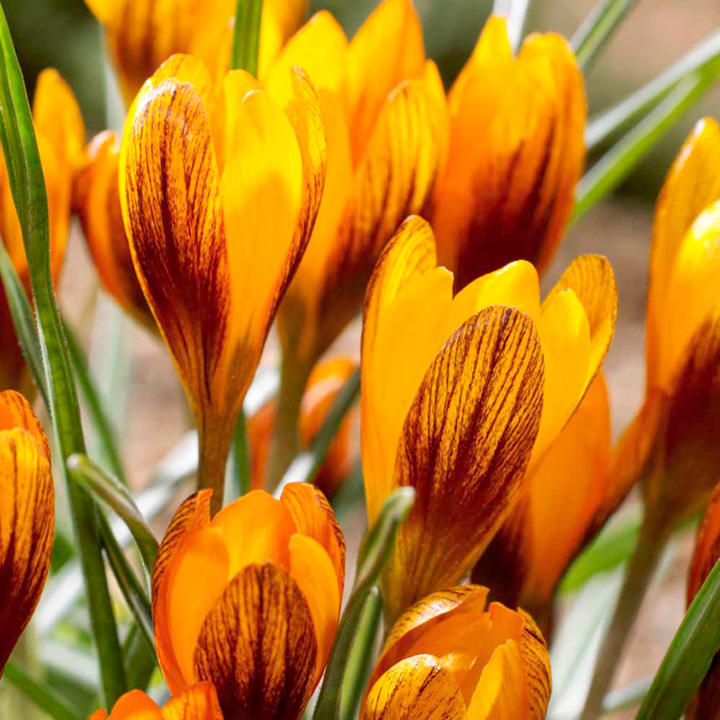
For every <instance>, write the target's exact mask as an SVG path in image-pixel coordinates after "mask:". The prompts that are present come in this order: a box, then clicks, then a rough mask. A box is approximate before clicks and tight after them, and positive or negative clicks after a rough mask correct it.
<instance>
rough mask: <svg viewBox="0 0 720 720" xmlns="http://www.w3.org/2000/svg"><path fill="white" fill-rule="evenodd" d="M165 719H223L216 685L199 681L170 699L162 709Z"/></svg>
mask: <svg viewBox="0 0 720 720" xmlns="http://www.w3.org/2000/svg"><path fill="white" fill-rule="evenodd" d="M161 713H162V717H163V720H223V714H222V711H221V710H220V704H219V702H218V698H217V692H216V691H215V686H214V685H213V684H212V683H208V682H204V683H197V684H196V685H193V686H192V687H191V688H189V689H188V690H186V691H185V692H184V693H183V694H182V695H179V696H178V697H176V698H173V699H172V700H170V701H169V702H168V703H167V704H166V705H165V706H164V707H163V708H162V710H161Z"/></svg>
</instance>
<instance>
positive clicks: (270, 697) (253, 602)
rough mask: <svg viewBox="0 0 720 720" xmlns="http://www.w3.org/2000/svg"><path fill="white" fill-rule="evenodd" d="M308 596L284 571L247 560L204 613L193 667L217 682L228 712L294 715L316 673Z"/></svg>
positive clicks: (288, 719)
mask: <svg viewBox="0 0 720 720" xmlns="http://www.w3.org/2000/svg"><path fill="white" fill-rule="evenodd" d="M316 656H317V643H316V640H315V631H314V628H313V621H312V617H311V615H310V610H309V608H308V604H307V601H306V600H305V598H304V596H303V594H302V592H301V591H300V589H299V588H298V586H297V585H296V583H295V582H294V581H293V580H292V579H291V578H290V576H289V575H288V573H287V572H286V571H284V570H282V569H281V568H279V567H277V566H276V565H273V564H271V563H266V564H264V565H249V566H247V567H246V568H244V569H243V570H242V572H240V573H239V574H238V575H236V576H235V578H234V579H233V580H232V581H231V582H230V583H229V585H228V586H227V589H226V590H225V592H224V593H223V595H222V598H221V599H220V600H219V601H218V603H217V604H216V606H215V607H214V609H213V610H212V611H211V612H210V613H209V615H208V616H207V618H206V620H205V623H204V625H203V628H202V631H201V633H200V638H199V640H198V646H197V648H196V651H195V672H196V674H197V676H198V677H199V678H200V679H204V680H210V681H212V682H213V683H214V684H215V687H216V689H217V691H218V697H219V698H220V706H221V707H222V709H223V713H224V715H225V717H227V718H237V717H257V718H263V719H264V720H296V719H297V718H299V716H300V714H301V713H302V711H303V709H304V707H305V705H306V703H307V701H308V699H309V698H310V695H311V693H312V691H313V689H314V687H315V684H316V682H317V680H318V679H319V678H317V677H316V674H315V663H316Z"/></svg>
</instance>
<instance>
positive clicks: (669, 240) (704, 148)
mask: <svg viewBox="0 0 720 720" xmlns="http://www.w3.org/2000/svg"><path fill="white" fill-rule="evenodd" d="M718 199H720V127H718V124H717V122H716V121H715V120H714V119H713V118H703V119H702V120H700V121H699V122H698V123H697V124H696V125H695V128H694V129H693V131H692V132H691V133H690V135H689V137H688V138H687V140H686V141H685V143H684V145H683V147H682V149H681V150H680V152H679V153H678V156H677V158H676V159H675V162H674V163H673V165H672V167H671V168H670V170H669V171H668V174H667V176H666V178H665V183H664V185H663V188H662V191H661V193H660V196H659V198H658V202H657V208H656V210H655V222H654V224H653V242H652V252H651V255H650V286H649V288H648V303H647V375H648V385H649V386H651V387H652V386H654V385H657V384H658V382H659V374H660V367H659V363H660V356H659V354H660V353H661V345H662V344H664V340H663V337H662V336H663V334H664V333H665V332H667V328H666V327H665V325H666V321H665V314H666V310H667V307H668V297H667V290H668V284H669V282H670V277H671V275H672V271H673V266H674V264H675V259H676V257H677V253H678V251H679V249H680V246H681V243H682V241H683V238H684V237H685V235H686V233H687V231H688V230H689V229H690V227H691V226H692V224H693V222H694V221H695V219H696V218H697V216H698V215H700V213H701V212H702V211H703V210H704V209H705V208H706V207H708V206H709V205H711V204H712V203H713V202H714V201H716V200H718Z"/></svg>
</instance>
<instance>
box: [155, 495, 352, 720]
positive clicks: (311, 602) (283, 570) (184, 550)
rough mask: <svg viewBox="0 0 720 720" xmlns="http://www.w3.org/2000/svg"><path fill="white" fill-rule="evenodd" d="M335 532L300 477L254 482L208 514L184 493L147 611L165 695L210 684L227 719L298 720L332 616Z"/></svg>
mask: <svg viewBox="0 0 720 720" xmlns="http://www.w3.org/2000/svg"><path fill="white" fill-rule="evenodd" d="M344 567H345V544H344V540H343V535H342V531H341V530H340V526H339V525H338V523H337V520H336V519H335V515H334V514H333V512H332V510H331V509H330V506H329V504H328V502H327V500H326V499H325V496H324V495H323V494H322V493H321V492H320V491H319V490H317V489H316V488H314V487H312V486H310V485H307V484H304V483H291V484H289V485H287V486H286V487H285V488H284V490H283V493H282V496H281V498H280V500H275V499H274V498H273V497H272V496H270V495H269V494H267V493H266V492H265V491H263V490H254V491H252V492H250V493H248V494H247V495H244V496H243V497H241V498H240V499H239V500H236V501H235V502H233V503H231V504H230V505H228V506H226V507H225V508H223V509H222V510H221V511H220V512H219V513H218V514H217V515H215V516H214V517H213V518H212V519H211V518H210V491H207V490H203V491H200V492H199V493H198V494H197V495H194V496H193V497H191V498H189V499H188V500H186V501H185V502H184V503H183V504H182V505H181V506H180V508H179V509H178V511H177V512H176V513H175V516H174V517H173V519H172V521H171V523H170V526H169V527H168V530H167V532H166V533H165V537H164V538H163V541H162V543H161V545H160V551H159V554H158V559H157V563H156V564H155V569H154V571H153V618H154V621H155V644H156V649H157V655H158V660H159V662H160V667H161V669H162V671H163V675H164V676H165V681H166V682H167V684H168V687H169V688H170V692H171V693H172V694H173V695H178V694H180V693H182V692H183V691H185V690H186V689H187V688H188V687H190V686H191V685H193V684H194V683H196V682H199V681H203V680H206V681H212V682H213V684H214V685H215V687H216V689H217V692H218V697H219V699H220V706H221V707H222V710H223V713H224V716H225V718H226V720H236V719H238V718H251V717H257V718H263V720H273V718H275V719H276V720H296V719H297V718H299V717H300V715H301V714H302V711H303V709H304V707H305V704H306V703H307V701H308V699H309V697H310V695H311V693H312V691H313V689H314V688H315V686H316V685H317V682H318V680H319V679H320V676H321V675H322V673H323V670H324V668H325V663H326V662H327V658H328V655H329V653H330V648H331V646H332V643H333V639H334V635H335V628H336V625H337V620H338V617H339V613H340V602H341V599H342V592H343V581H344Z"/></svg>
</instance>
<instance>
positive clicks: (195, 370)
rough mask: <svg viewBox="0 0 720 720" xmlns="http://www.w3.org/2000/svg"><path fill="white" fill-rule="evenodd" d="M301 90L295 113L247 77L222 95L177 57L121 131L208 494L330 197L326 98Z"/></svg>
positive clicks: (125, 196)
mask: <svg viewBox="0 0 720 720" xmlns="http://www.w3.org/2000/svg"><path fill="white" fill-rule="evenodd" d="M291 81H292V82H291V84H292V96H291V97H290V98H289V100H288V101H287V106H286V108H285V109H284V108H283V107H281V106H280V105H279V104H278V103H276V102H275V101H274V100H273V99H271V98H270V96H269V95H268V94H267V93H266V92H263V91H262V90H260V89H258V86H257V83H256V81H255V80H254V79H253V78H252V77H251V76H250V75H249V74H248V73H245V72H243V71H239V70H238V71H233V72H230V73H228V74H227V75H226V76H225V79H224V81H223V84H222V88H221V89H220V92H219V93H218V95H219V97H217V96H216V94H215V93H214V88H213V85H212V84H211V81H210V77H209V75H208V73H207V71H206V69H205V67H204V66H203V65H202V63H201V62H200V61H199V60H197V59H195V58H192V57H189V56H175V57H173V58H171V59H170V60H168V61H167V62H166V63H165V64H164V65H163V66H162V67H161V68H160V69H159V70H158V71H157V72H156V73H155V75H153V77H152V78H151V79H150V80H148V81H147V83H146V84H145V86H144V87H143V89H142V90H141V92H140V93H139V95H138V97H137V98H136V100H135V102H134V104H133V107H132V109H131V110H130V113H129V116H128V121H127V123H126V126H125V133H124V137H123V142H122V147H121V153H120V170H119V172H120V199H121V203H122V210H123V217H124V221H125V227H126V230H127V233H128V237H129V240H130V248H131V252H132V258H133V263H134V265H135V270H136V272H137V275H138V278H139V280H140V285H141V286H142V289H143V292H144V294H145V298H146V300H147V302H148V305H149V306H150V309H151V310H152V312H153V315H154V316H155V319H156V321H157V324H158V326H159V328H160V331H161V332H162V334H163V337H164V338H165V341H166V343H167V345H168V347H169V348H170V351H171V353H172V355H173V359H174V361H175V365H176V367H177V369H178V372H179V374H180V377H181V378H182V381H183V384H184V386H185V389H186V392H187V394H188V397H189V400H190V403H191V405H192V407H193V411H194V413H195V417H196V420H197V425H198V430H199V433H200V446H201V447H200V462H201V465H200V475H201V485H202V486H205V487H220V486H221V483H222V476H223V473H224V467H225V458H226V456H227V451H228V446H229V443H230V438H231V435H232V429H233V426H234V423H235V418H236V416H237V413H238V411H239V409H240V406H241V403H242V400H243V397H244V395H245V392H246V390H247V387H248V384H249V383H250V380H251V379H252V376H253V374H254V372H255V369H256V367H257V364H258V362H259V359H260V354H261V352H262V348H263V345H264V342H265V338H266V337H267V333H268V331H269V328H270V324H271V322H272V319H273V317H274V314H275V310H276V308H277V305H278V303H279V302H280V299H281V298H282V295H283V292H284V291H285V287H286V286H287V284H288V283H289V281H290V279H291V278H292V275H293V273H294V271H295V268H296V266H297V264H298V262H299V261H300V258H301V257H302V254H303V252H304V249H305V246H306V244H307V241H308V239H309V237H310V233H311V231H312V227H313V223H314V220H315V215H316V213H317V209H318V206H319V203H320V196H321V194H322V188H323V182H324V178H325V147H326V146H325V132H324V128H323V125H322V120H321V117H320V110H319V106H318V102H317V97H316V95H315V92H314V90H313V88H312V87H311V86H310V84H309V83H308V81H307V80H306V78H305V76H304V74H303V73H302V71H299V70H295V71H293V73H292V78H291ZM216 500H217V501H218V502H219V500H220V497H219V493H218V497H217V498H216Z"/></svg>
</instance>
